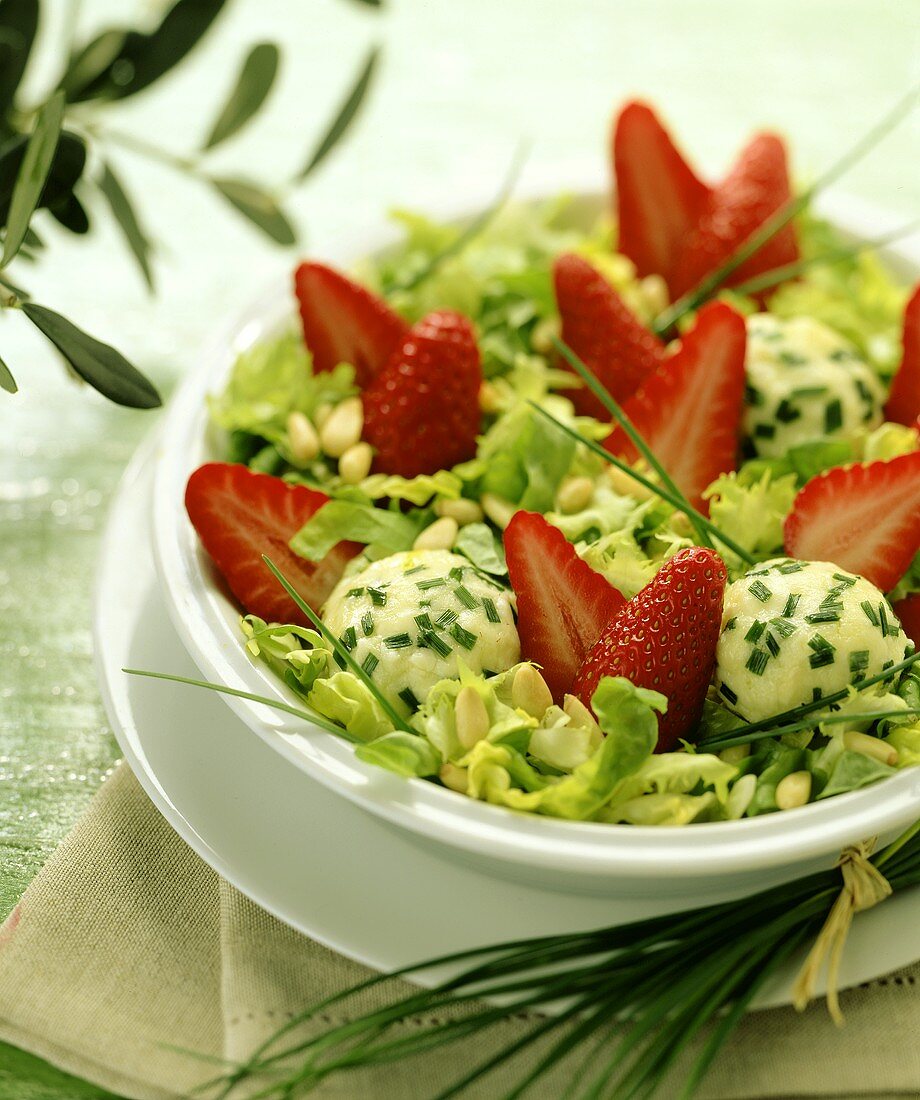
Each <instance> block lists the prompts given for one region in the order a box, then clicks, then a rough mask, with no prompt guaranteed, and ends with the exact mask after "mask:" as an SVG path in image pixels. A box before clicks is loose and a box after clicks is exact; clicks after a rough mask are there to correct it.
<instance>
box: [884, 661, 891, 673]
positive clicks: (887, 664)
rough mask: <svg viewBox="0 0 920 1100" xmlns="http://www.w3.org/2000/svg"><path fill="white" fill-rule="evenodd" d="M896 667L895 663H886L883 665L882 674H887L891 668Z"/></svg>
mask: <svg viewBox="0 0 920 1100" xmlns="http://www.w3.org/2000/svg"><path fill="white" fill-rule="evenodd" d="M893 667H894V661H885V663H884V664H883V665H882V672H887V671H888V669H889V668H893Z"/></svg>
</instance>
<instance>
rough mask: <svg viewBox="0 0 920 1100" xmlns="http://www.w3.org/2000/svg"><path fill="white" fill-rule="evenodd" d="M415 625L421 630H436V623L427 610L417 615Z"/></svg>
mask: <svg viewBox="0 0 920 1100" xmlns="http://www.w3.org/2000/svg"><path fill="white" fill-rule="evenodd" d="M415 625H416V626H417V627H418V628H419V630H434V623H433V622H432V621H431V616H430V615H429V614H428V612H427V611H425V612H423V613H422V614H421V615H416V616H415Z"/></svg>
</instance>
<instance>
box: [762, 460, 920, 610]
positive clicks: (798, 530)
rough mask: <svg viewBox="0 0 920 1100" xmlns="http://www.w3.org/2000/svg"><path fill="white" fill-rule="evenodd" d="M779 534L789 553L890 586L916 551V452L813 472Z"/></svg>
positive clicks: (919, 518)
mask: <svg viewBox="0 0 920 1100" xmlns="http://www.w3.org/2000/svg"><path fill="white" fill-rule="evenodd" d="M783 532H784V536H785V543H786V553H788V554H791V555H792V556H793V557H796V558H802V559H805V560H808V561H830V562H833V563H834V565H839V566H840V568H841V569H846V570H848V571H849V572H851V573H858V574H860V576H863V577H865V578H866V579H867V580H870V581H872V583H873V584H875V585H877V586H878V587H879V588H881V590H882V591H883V592H887V591H888V590H889V589H891V588H894V586H895V585H896V584H897V583H898V581H899V580H900V579H901V577H903V576H904V574H905V573H906V572H907V567H908V566H909V565H910V563H911V561H912V560H913V558H914V555H915V554H917V552H918V551H920V451H913V452H912V453H911V454H906V455H900V456H899V457H898V458H892V459H888V460H887V461H882V462H869V463H859V464H856V465H853V466H835V467H833V468H832V469H830V470H826V471H825V472H824V473H823V474H818V476H817V477H813V478H812V479H811V481H809V482H806V484H805V485H804V486H803V487H802V488H801V489H800V490H799V493H798V495H797V496H796V498H795V501H794V503H793V505H792V511H791V512H790V513H789V515H788V516H786V522H785V525H784V528H783Z"/></svg>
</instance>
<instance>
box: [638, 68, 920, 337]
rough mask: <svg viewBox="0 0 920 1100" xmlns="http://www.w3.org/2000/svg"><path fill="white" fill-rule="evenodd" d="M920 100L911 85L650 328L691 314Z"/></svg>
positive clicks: (919, 92)
mask: <svg viewBox="0 0 920 1100" xmlns="http://www.w3.org/2000/svg"><path fill="white" fill-rule="evenodd" d="M918 102H920V86H918V87H916V88H913V89H912V90H911V91H910V92H908V94H907V95H906V96H904V97H903V99H901V100H900V101H899V102H898V103H897V104H895V106H894V107H893V108H892V109H891V110H890V111H889V112H888V114H886V115H885V117H884V118H882V119H881V121H880V122H877V123H876V124H875V126H873V127H872V129H871V130H869V132H868V133H866V134H864V135H863V136H862V137H861V138H860V139H859V141H857V142H856V143H855V145H852V146H851V147H850V148H849V149H848V150H847V151H846V152H845V153H844V154H843V156H842V157H840V158H839V159H838V160H836V161H835V162H834V163H833V164H832V165H831V166H830V167H829V168H828V169H826V170H825V171H824V172H823V173H822V174H821V175H820V176H819V177H818V178H817V179H816V180H815V182H814V183H813V184H811V186H809V187H806V188H805V190H804V191H802V192H800V193H799V194H798V195H794V196H793V197H792V198H790V199H789V200H788V202H785V203H783V205H782V206H780V207H779V208H778V209H777V210H775V211H774V212H773V214H771V215H770V217H769V218H767V219H766V221H764V222H762V223H761V224H760V225H759V226H758V227H757V229H755V230H754V232H753V233H751V234H750V236H748V237H747V238H746V240H744V241H743V242H742V243H741V244H740V245H739V246H738V248H737V249H735V251H734V252H733V253H732V255H731V256H730V257H729V258H728V259H727V260H726V261H725V262H724V263H723V264H722V265H721V266H720V267H718V268H717V269H716V270H715V271H714V272H712V274H710V275H707V276H706V278H705V279H703V280H702V282H700V284H699V285H698V286H696V287H694V289H693V290H691V291H689V292H688V293H687V294H685V295H683V297H681V298H678V299H677V301H676V302H674V304H673V305H671V306H669V308H668V309H666V310H665V311H664V312H663V313H662V314H661V315H660V316H659V317H657V318H656V320H655V323H654V325H653V328H654V330H655V332H657V333H659V334H662V333H666V332H668V331H670V330H671V329H672V328H673V327H674V325H676V324H677V322H678V321H679V320H680V319H681V318H682V317H684V316H685V315H686V314H687V313H691V312H692V311H693V310H695V309H698V308H699V307H700V306H701V305H702V304H703V302H705V301H706V300H707V299H708V298H710V297H711V296H712V295H713V294H714V293H715V292H716V291H717V290H718V289H719V288H720V287H721V286H722V284H723V283H724V282H725V281H726V279H728V278H729V276H731V275H732V274H733V273H734V272H735V271H737V270H738V268H739V267H740V266H741V265H742V264H743V263H745V262H746V261H747V260H749V259H750V258H751V256H753V255H754V253H755V252H757V251H758V250H759V249H760V248H762V247H763V246H764V245H765V244H766V243H767V242H768V241H770V240H772V239H773V237H775V236H776V234H777V233H779V231H780V230H781V229H783V228H784V226H786V225H788V224H789V222H791V221H792V219H793V218H794V217H795V216H796V215H797V214H799V213H801V211H802V210H804V209H805V207H806V206H808V204H809V203H810V202H811V201H812V199H813V198H814V197H815V195H817V194H818V193H819V192H821V191H823V190H824V189H825V188H826V187H828V186H829V185H830V184H832V183H833V182H834V181H835V180H837V179H839V178H840V177H841V176H842V175H843V174H844V172H846V171H848V169H850V168H852V167H853V165H854V164H856V163H857V162H858V161H859V160H860V159H861V158H862V157H864V156H865V155H866V153H868V152H870V151H871V150H872V149H874V148H875V146H876V145H878V143H879V142H880V141H881V140H882V139H883V138H884V137H886V136H887V135H888V134H889V133H891V131H892V130H893V129H894V128H895V127H896V126H897V125H898V124H899V123H900V122H901V121H902V120H903V119H905V118H906V117H907V116H908V115H909V114H910V113H911V111H913V110H914V108H915V107H916V106H917V103H918Z"/></svg>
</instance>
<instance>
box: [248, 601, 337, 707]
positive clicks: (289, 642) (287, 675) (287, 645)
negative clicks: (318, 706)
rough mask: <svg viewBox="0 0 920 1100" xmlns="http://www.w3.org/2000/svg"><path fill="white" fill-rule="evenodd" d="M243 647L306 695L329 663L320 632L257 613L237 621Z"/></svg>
mask: <svg viewBox="0 0 920 1100" xmlns="http://www.w3.org/2000/svg"><path fill="white" fill-rule="evenodd" d="M240 626H241V628H242V631H243V634H244V636H245V637H246V649H247V650H248V651H249V652H250V653H251V654H252V656H253V657H255V658H257V659H258V660H260V661H263V662H264V663H265V664H266V665H268V667H269V668H270V669H271V671H272V672H273V673H274V674H275V675H276V676H278V677H279V678H280V679H282V680H283V681H284V682H285V683H286V684H287V685H288V687H289V688H291V689H292V690H293V691H295V692H296V693H297V694H298V695H300V696H301V697H302V698H304V699H305V698H306V697H307V695H308V694H309V691H310V688H312V686H313V684H314V683H315V682H316V680H317V679H318V677H320V676H324V675H325V674H326V671H327V669H328V665H329V652H328V650H326V649H324V648H323V639H322V635H321V634H318V633H317V632H316V631H315V630H308V629H307V628H306V627H302V626H296V625H293V624H287V625H280V624H278V623H271V624H269V623H266V622H265V620H264V619H260V618H259V617H258V615H246V616H244V617H243V618H242V619H241V620H240Z"/></svg>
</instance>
